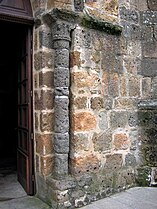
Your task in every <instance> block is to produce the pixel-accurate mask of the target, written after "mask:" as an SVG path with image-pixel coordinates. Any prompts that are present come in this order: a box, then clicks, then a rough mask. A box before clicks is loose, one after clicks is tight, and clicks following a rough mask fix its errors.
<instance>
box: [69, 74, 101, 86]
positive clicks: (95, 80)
mask: <svg viewBox="0 0 157 209" xmlns="http://www.w3.org/2000/svg"><path fill="white" fill-rule="evenodd" d="M99 82H100V80H99V77H98V74H97V73H93V72H89V73H88V72H87V71H83V72H74V73H73V74H72V83H73V84H74V85H75V86H76V87H78V88H83V87H88V88H94V87H96V86H97V85H98V84H99Z"/></svg>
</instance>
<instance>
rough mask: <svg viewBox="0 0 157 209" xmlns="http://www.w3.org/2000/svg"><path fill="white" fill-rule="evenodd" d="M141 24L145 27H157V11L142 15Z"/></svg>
mask: <svg viewBox="0 0 157 209" xmlns="http://www.w3.org/2000/svg"><path fill="white" fill-rule="evenodd" d="M141 23H142V24H144V25H157V11H146V12H143V13H142V15H141Z"/></svg>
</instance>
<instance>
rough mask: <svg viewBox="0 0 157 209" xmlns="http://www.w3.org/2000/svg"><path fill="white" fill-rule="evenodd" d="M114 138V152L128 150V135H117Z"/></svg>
mask: <svg viewBox="0 0 157 209" xmlns="http://www.w3.org/2000/svg"><path fill="white" fill-rule="evenodd" d="M113 138H114V139H113V149H114V150H117V151H119V150H127V149H128V148H129V147H130V139H129V137H128V136H127V134H126V133H116V134H114V136H113Z"/></svg>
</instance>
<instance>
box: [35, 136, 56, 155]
mask: <svg viewBox="0 0 157 209" xmlns="http://www.w3.org/2000/svg"><path fill="white" fill-rule="evenodd" d="M35 140H36V152H37V153H38V154H40V155H43V156H44V155H48V154H52V153H53V137H52V134H43V135H41V134H35Z"/></svg>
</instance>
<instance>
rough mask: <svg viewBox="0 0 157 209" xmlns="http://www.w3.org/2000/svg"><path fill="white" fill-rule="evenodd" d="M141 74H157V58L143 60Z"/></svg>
mask: <svg viewBox="0 0 157 209" xmlns="http://www.w3.org/2000/svg"><path fill="white" fill-rule="evenodd" d="M139 74H141V75H143V76H147V77H154V76H157V59H155V58H145V59H143V60H142V61H141V70H140V72H139Z"/></svg>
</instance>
